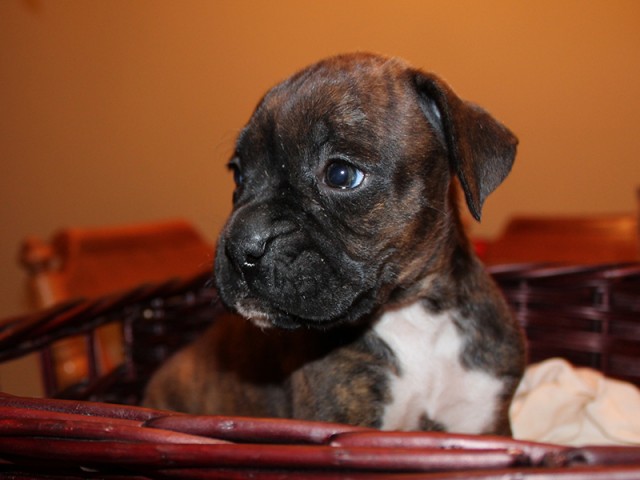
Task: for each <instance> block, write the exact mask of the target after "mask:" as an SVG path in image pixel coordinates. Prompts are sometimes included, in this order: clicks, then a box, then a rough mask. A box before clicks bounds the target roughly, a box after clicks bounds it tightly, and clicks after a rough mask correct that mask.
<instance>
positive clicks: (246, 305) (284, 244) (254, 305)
mask: <svg viewBox="0 0 640 480" xmlns="http://www.w3.org/2000/svg"><path fill="white" fill-rule="evenodd" d="M274 210H276V209H272V208H269V205H268V204H260V205H257V206H253V207H250V206H245V207H241V208H239V209H238V210H236V211H235V212H234V214H233V215H232V216H231V218H230V220H229V222H228V224H227V226H226V227H225V229H224V230H223V233H222V235H221V237H220V240H219V242H218V251H217V255H216V266H215V269H216V272H215V273H216V282H217V285H218V290H219V292H220V296H221V298H222V300H223V302H224V303H225V304H226V305H227V306H229V307H231V308H233V309H235V310H237V311H238V312H239V313H241V314H243V315H245V316H247V317H249V318H250V319H253V320H257V321H259V323H260V324H261V325H263V326H264V324H265V321H266V322H267V323H271V324H273V325H276V326H281V327H287V328H294V327H297V326H302V325H312V326H325V325H329V324H332V323H335V322H339V321H342V320H346V319H350V318H351V317H352V316H353V313H352V312H350V310H353V307H354V304H357V303H359V302H360V297H362V296H363V293H364V292H366V291H368V290H369V289H370V286H368V285H367V281H366V279H367V277H368V276H367V275H366V272H364V271H363V266H362V265H361V264H359V262H356V261H354V260H352V259H349V258H347V257H346V256H345V255H344V254H343V253H342V252H341V250H342V249H341V248H340V247H339V245H337V244H336V243H335V241H336V239H329V238H326V237H324V236H322V234H320V233H319V232H313V233H311V232H307V231H306V230H305V229H304V228H302V227H301V226H299V225H297V224H296V223H294V221H292V220H289V219H286V218H282V217H280V218H278V217H277V216H276V215H274ZM356 310H359V309H356Z"/></svg>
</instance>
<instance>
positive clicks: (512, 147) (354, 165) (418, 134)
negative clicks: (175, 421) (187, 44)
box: [146, 54, 524, 434]
mask: <svg viewBox="0 0 640 480" xmlns="http://www.w3.org/2000/svg"><path fill="white" fill-rule="evenodd" d="M516 143H517V141H516V138H515V137H514V136H513V135H512V134H511V133H510V132H509V130H507V129H506V128H505V127H504V126H503V125H501V124H500V123H498V122H497V121H496V120H494V119H493V118H492V117H491V116H490V115H489V114H487V113H486V112H485V111H484V110H482V109H481V108H479V107H477V106H475V105H473V104H471V103H468V102H465V101H463V100H461V99H460V98H458V97H457V96H456V95H455V94H454V92H453V91H452V90H451V89H450V88H449V87H448V86H447V85H446V84H445V83H444V82H442V81H441V80H440V79H438V78H437V77H436V76H434V75H432V74H429V73H424V72H422V71H419V70H416V69H414V68H411V67H410V66H408V65H407V64H406V63H404V62H402V61H400V60H397V59H389V58H383V57H380V56H376V55H369V54H354V55H343V56H338V57H334V58H329V59H327V60H324V61H321V62H319V63H317V64H315V65H312V66H310V67H308V68H306V69H305V70H302V71H301V72H299V73H297V74H295V75H294V76H292V77H291V78H289V79H288V80H286V81H284V82H282V83H281V84H279V85H277V86H276V87H274V88H273V89H272V90H270V91H269V92H268V93H267V94H266V95H265V97H264V98H263V99H262V101H261V102H260V103H259V104H258V106H257V108H256V110H255V112H254V114H253V116H252V117H251V119H250V120H249V123H248V124H247V126H246V127H245V128H244V130H243V131H242V133H241V134H240V136H239V138H238V141H237V145H236V150H235V153H234V155H233V158H232V160H231V162H230V168H231V169H232V170H233V172H234V175H235V181H236V184H237V185H236V191H235V193H234V209H233V212H232V213H231V216H230V218H229V220H228V222H227V224H226V226H225V228H224V230H223V231H222V234H221V235H220V239H219V242H218V248H217V257H216V265H215V278H216V282H217V287H218V290H219V293H220V295H221V298H222V300H223V301H224V302H225V304H226V305H228V306H229V307H230V309H232V310H233V311H235V312H237V313H239V314H240V315H242V316H243V317H245V318H246V319H248V320H249V321H246V320H245V319H242V318H240V317H238V316H235V315H232V314H229V315H227V316H224V317H223V318H220V319H218V320H217V321H216V322H215V324H214V325H213V327H212V328H211V329H210V330H209V331H208V332H207V333H206V335H204V336H203V337H202V338H200V339H199V340H198V341H197V342H196V343H195V344H193V345H192V346H190V347H188V348H186V349H185V350H183V351H181V352H179V353H178V354H177V355H176V356H175V357H174V358H173V359H172V360H170V361H169V362H168V363H167V364H166V365H165V366H164V368H162V369H161V370H160V371H159V372H158V373H157V374H156V376H155V377H154V378H153V379H152V381H151V382H150V385H149V387H148V391H147V398H146V403H147V404H148V405H151V406H155V407H162V408H169V409H176V410H183V411H187V412H197V413H218V414H234V415H256V416H276V417H291V418H298V419H315V420H325V421H336V422H344V423H351V424H356V425H364V426H373V427H379V428H383V429H402V430H408V429H442V430H448V431H456V432H467V433H500V434H509V433H510V427H509V418H508V407H509V403H510V401H511V398H512V395H513V392H514V389H515V388H516V386H517V384H518V381H519V379H520V377H521V374H522V371H523V368H524V355H523V352H524V345H523V337H522V334H521V331H520V328H519V327H518V325H517V323H516V322H515V321H514V319H513V318H512V316H511V315H510V313H509V310H508V308H507V306H506V305H505V303H504V301H503V299H502V297H501V295H500V293H499V292H498V291H497V289H496V287H495V286H494V284H493V283H492V281H491V279H490V278H489V276H488V275H487V274H486V273H485V270H484V268H483V266H482V265H481V263H480V262H479V261H478V259H477V258H476V256H475V255H474V253H473V251H472V249H471V248H470V246H469V242H468V241H467V238H466V237H465V234H464V232H463V229H462V226H461V222H460V218H459V214H458V206H457V203H456V197H455V195H453V194H451V191H452V190H453V187H452V185H453V183H454V181H455V178H456V177H457V179H458V180H459V183H460V185H461V187H462V190H463V192H464V195H465V199H466V204H467V206H468V208H469V209H470V211H471V213H472V214H473V216H474V217H475V218H476V219H478V220H479V219H480V213H481V208H482V205H483V202H484V201H485V199H486V197H487V196H488V195H489V194H490V193H491V192H492V191H493V190H494V189H495V188H496V187H497V186H498V185H499V184H500V183H501V182H502V180H503V179H504V178H505V177H506V176H507V174H508V173H509V171H510V169H511V165H512V163H513V160H514V156H515V151H516Z"/></svg>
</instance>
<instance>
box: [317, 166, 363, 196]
mask: <svg viewBox="0 0 640 480" xmlns="http://www.w3.org/2000/svg"><path fill="white" fill-rule="evenodd" d="M363 180H364V173H363V172H362V171H361V170H358V169H357V168H356V167H354V166H353V165H351V164H350V163H348V162H345V161H343V160H334V161H333V162H331V163H330V164H329V165H328V166H327V168H326V170H325V172H324V182H325V183H326V184H327V185H328V186H330V187H331V188H340V189H343V190H345V189H352V188H356V187H359V186H360V184H361V183H362V181H363Z"/></svg>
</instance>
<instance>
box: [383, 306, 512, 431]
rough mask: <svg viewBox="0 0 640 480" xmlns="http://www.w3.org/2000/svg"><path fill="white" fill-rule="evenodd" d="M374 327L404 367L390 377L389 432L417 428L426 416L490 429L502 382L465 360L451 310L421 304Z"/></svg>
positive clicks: (463, 427)
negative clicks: (432, 311) (469, 366)
mask: <svg viewBox="0 0 640 480" xmlns="http://www.w3.org/2000/svg"><path fill="white" fill-rule="evenodd" d="M374 330H375V332H376V333H377V334H378V335H379V336H380V337H381V338H382V339H383V340H384V341H385V342H386V343H387V345H389V347H390V348H391V350H392V351H393V353H394V354H395V356H396V359H397V361H398V365H399V366H400V375H399V376H396V375H392V376H391V379H390V380H391V382H390V391H391V397H392V401H391V403H389V404H388V405H387V406H386V409H385V412H384V417H383V421H382V428H383V429H384V430H416V429H418V428H419V427H420V420H421V418H422V417H423V416H424V415H426V416H427V417H428V418H429V419H431V420H433V421H435V422H437V423H439V424H440V425H443V426H444V427H445V429H446V430H447V431H452V432H458V433H482V432H483V431H485V430H486V429H487V428H488V427H491V425H492V424H493V422H494V420H495V417H496V408H497V406H498V396H499V394H500V392H501V391H502V388H503V385H502V382H501V381H500V380H498V379H497V378H495V377H493V376H491V375H489V374H488V373H486V372H482V371H479V370H469V369H467V368H465V367H464V366H463V365H462V364H461V363H460V352H461V349H462V342H463V339H462V338H461V336H460V334H459V333H458V331H457V329H456V327H455V325H454V324H453V321H452V319H451V312H444V313H440V314H430V313H428V312H427V311H426V310H425V309H424V307H422V305H420V304H419V303H416V304H413V305H410V306H408V307H404V308H402V309H399V310H394V311H390V312H387V313H385V314H384V315H383V316H382V318H381V319H380V320H379V321H378V323H377V324H376V326H375V327H374Z"/></svg>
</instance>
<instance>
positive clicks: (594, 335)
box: [0, 264, 640, 479]
mask: <svg viewBox="0 0 640 480" xmlns="http://www.w3.org/2000/svg"><path fill="white" fill-rule="evenodd" d="M492 273H493V275H494V278H495V279H496V281H497V282H498V284H499V285H500V286H501V287H502V289H503V291H504V293H505V295H506V297H507V299H508V301H509V302H510V303H511V305H512V306H513V309H514V311H515V313H516V315H517V317H518V319H519V320H520V321H521V322H522V324H523V325H524V327H525V329H526V331H527V334H528V336H529V339H530V357H531V359H532V360H535V361H537V360H541V359H543V358H547V357H550V356H558V355H559V356H563V357H565V358H567V359H569V360H570V361H572V362H573V363H575V364H577V365H585V366H590V367H594V368H597V369H600V370H601V371H603V372H604V373H606V374H607V375H609V376H612V377H617V378H622V379H626V380H630V381H633V382H635V383H640V367H639V363H640V362H639V360H640V359H639V357H640V265H639V264H627V265H603V266H596V267H557V266H539V265H525V266H509V267H499V268H494V269H493V270H492ZM208 277H209V274H208V273H203V274H201V275H198V276H196V277H193V278H190V279H187V280H186V281H185V280H172V281H168V282H165V283H162V284H154V285H145V286H141V287H138V288H136V289H133V290H130V291H127V292H124V293H122V294H119V295H112V296H108V297H103V298H99V299H96V300H92V301H74V302H68V303H65V304H62V305H59V306H56V307H54V308H51V309H49V310H46V311H43V312H38V313H36V314H33V315H27V316H22V317H17V318H11V319H7V320H6V321H4V322H3V323H2V325H1V326H0V361H5V360H9V359H12V358H16V357H20V356H22V355H24V354H26V353H29V352H32V351H41V352H43V359H44V365H45V368H44V374H45V380H46V383H47V389H48V395H49V396H50V397H55V398H47V399H26V398H20V397H13V396H10V395H3V394H0V475H5V476H7V477H9V478H48V479H52V478H198V479H200V478H229V479H233V478H259V479H263V478H264V479H276V478H322V479H325V478H354V479H359V478H376V479H377V478H380V479H387V478H388V479H396V478H397V479H400V478H402V479H404V478H407V479H409V478H416V479H417V478H424V479H431V478H468V479H475V478H477V479H489V478H491V479H497V478H518V479H520V478H535V479H542V478H544V479H547V478H571V479H599V478H602V479H631V478H633V479H638V478H640V448H634V447H603V446H592V447H584V448H570V447H563V446H559V445H548V444H539V443H531V442H523V441H516V440H512V439H507V438H501V437H488V436H469V435H453V434H443V433H401V432H379V431H374V430H368V429H362V428H356V427H350V426H345V425H336V424H328V423H319V422H301V421H292V420H281V419H280V420H275V419H247V418H238V417H217V416H191V415H184V414H174V413H170V412H163V411H157V410H150V409H144V408H140V407H136V406H134V405H135V404H136V403H137V402H138V401H139V398H140V394H141V391H142V388H143V387H144V383H145V380H146V379H148V378H149V375H150V374H151V373H152V371H153V370H154V369H155V368H156V367H157V366H158V365H159V364H160V363H161V362H162V361H163V360H164V359H166V358H167V357H168V355H170V354H171V353H172V352H173V351H174V350H175V349H177V348H179V347H180V346H181V345H183V344H184V343H185V342H187V341H189V340H190V339H191V338H193V337H194V335H197V333H198V332H199V331H201V330H202V329H203V328H204V327H205V326H206V325H207V324H209V323H210V322H211V321H213V320H214V319H215V316H216V315H217V314H218V313H219V312H220V311H221V309H222V308H223V307H222V306H221V305H220V303H219V302H218V301H217V296H216V293H215V290H213V289H212V288H211V287H210V286H208ZM113 322H120V323H121V325H122V328H123V330H124V338H125V352H124V354H125V355H124V358H125V360H124V363H123V364H122V365H121V366H120V367H118V368H117V369H116V370H114V371H112V372H109V373H108V374H107V375H99V374H98V371H99V369H98V368H97V366H96V362H97V359H96V358H95V357H97V355H96V352H95V349H94V348H93V347H92V345H93V344H94V332H95V329H96V328H97V327H99V326H101V325H105V324H108V323H113ZM72 335H81V336H83V337H84V338H85V339H86V341H87V345H88V346H89V348H88V351H89V356H90V357H91V358H90V359H89V363H90V365H91V368H90V378H88V379H87V381H86V382H83V383H82V384H79V385H74V386H73V387H71V388H68V389H65V390H64V391H58V390H57V388H56V385H55V381H53V380H52V377H53V373H52V368H51V365H50V358H49V357H48V354H47V350H48V346H49V345H51V343H52V342H54V341H56V340H59V339H61V338H66V337H69V336H72ZM100 402H107V403H100ZM116 404H120V405H116Z"/></svg>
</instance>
